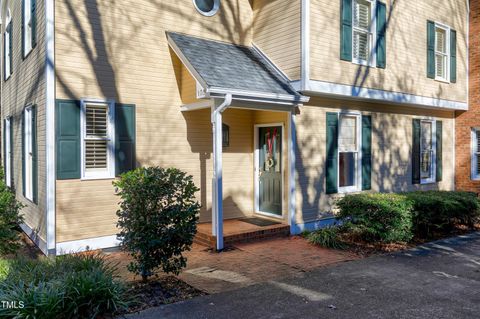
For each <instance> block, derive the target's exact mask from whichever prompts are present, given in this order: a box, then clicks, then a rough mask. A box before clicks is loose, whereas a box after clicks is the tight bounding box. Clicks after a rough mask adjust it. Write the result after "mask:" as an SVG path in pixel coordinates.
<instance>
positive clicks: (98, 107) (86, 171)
mask: <svg viewBox="0 0 480 319" xmlns="http://www.w3.org/2000/svg"><path fill="white" fill-rule="evenodd" d="M113 105H114V103H105V102H89V101H83V102H82V123H81V124H82V137H83V141H82V172H83V174H82V177H83V178H87V179H88V178H112V177H114V176H115V170H114V155H113V152H114V145H115V144H114V140H113V136H114V131H113V126H114V125H113V121H114V114H113V110H114V107H113Z"/></svg>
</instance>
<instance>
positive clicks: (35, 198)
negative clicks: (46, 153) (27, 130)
mask: <svg viewBox="0 0 480 319" xmlns="http://www.w3.org/2000/svg"><path fill="white" fill-rule="evenodd" d="M31 115H32V127H31V130H32V199H33V202H34V203H35V204H37V203H38V146H37V142H38V141H37V106H32V109H31Z"/></svg>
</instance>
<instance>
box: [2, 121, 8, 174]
mask: <svg viewBox="0 0 480 319" xmlns="http://www.w3.org/2000/svg"><path fill="white" fill-rule="evenodd" d="M6 132H7V120H5V119H4V120H3V136H2V138H3V176H4V179H5V181H7V180H6V178H7V140H6V138H5V137H6V136H7V135H6Z"/></svg>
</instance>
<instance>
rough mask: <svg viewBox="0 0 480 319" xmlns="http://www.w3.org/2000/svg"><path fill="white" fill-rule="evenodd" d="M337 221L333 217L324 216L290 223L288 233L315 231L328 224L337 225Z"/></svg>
mask: <svg viewBox="0 0 480 319" xmlns="http://www.w3.org/2000/svg"><path fill="white" fill-rule="evenodd" d="M338 224H339V222H338V220H337V219H336V218H335V217H326V218H322V219H319V220H315V221H312V222H306V223H299V224H292V225H291V226H290V233H291V234H292V235H299V234H301V233H303V232H305V231H315V230H319V229H322V228H325V227H329V226H335V225H338Z"/></svg>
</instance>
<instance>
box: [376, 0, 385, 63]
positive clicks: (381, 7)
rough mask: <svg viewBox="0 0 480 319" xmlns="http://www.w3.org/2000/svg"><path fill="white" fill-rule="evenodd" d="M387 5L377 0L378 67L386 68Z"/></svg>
mask: <svg viewBox="0 0 480 319" xmlns="http://www.w3.org/2000/svg"><path fill="white" fill-rule="evenodd" d="M386 32H387V6H386V5H385V3H382V2H377V47H376V51H377V52H376V53H377V68H382V69H385V67H386V65H387V39H386Z"/></svg>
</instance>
